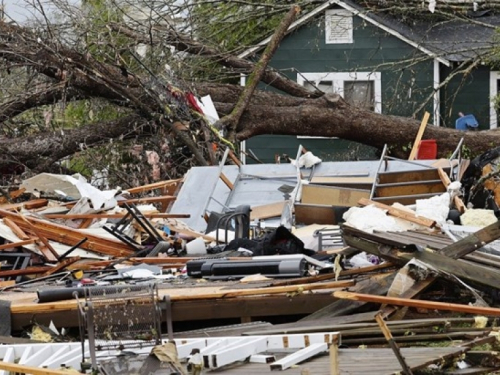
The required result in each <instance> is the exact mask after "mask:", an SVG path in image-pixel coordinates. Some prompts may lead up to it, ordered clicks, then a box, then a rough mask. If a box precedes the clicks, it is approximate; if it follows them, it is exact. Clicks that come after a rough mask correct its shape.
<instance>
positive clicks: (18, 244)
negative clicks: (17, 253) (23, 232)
mask: <svg viewBox="0 0 500 375" xmlns="http://www.w3.org/2000/svg"><path fill="white" fill-rule="evenodd" d="M28 238H29V237H28ZM34 243H35V240H34V239H29V240H26V241H19V242H11V243H6V244H3V245H0V250H5V249H12V248H15V247H21V246H26V245H31V244H34Z"/></svg>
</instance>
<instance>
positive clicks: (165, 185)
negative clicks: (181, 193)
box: [125, 178, 182, 194]
mask: <svg viewBox="0 0 500 375" xmlns="http://www.w3.org/2000/svg"><path fill="white" fill-rule="evenodd" d="M181 182H182V178H179V179H176V180H167V181H160V182H155V183H152V184H148V185H143V186H138V187H133V188H130V189H127V190H125V191H126V192H127V193H129V194H141V193H146V192H148V191H151V190H156V189H165V188H169V187H174V188H176V187H177V186H178V185H179V184H180V183H181Z"/></svg>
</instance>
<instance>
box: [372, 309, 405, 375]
mask: <svg viewBox="0 0 500 375" xmlns="http://www.w3.org/2000/svg"><path fill="white" fill-rule="evenodd" d="M375 320H376V321H377V323H378V325H379V327H380V329H381V331H382V333H383V334H384V337H385V339H386V340H387V342H388V343H389V346H390V347H391V349H392V351H393V352H394V355H395V356H396V358H397V360H398V362H399V364H400V365H401V367H402V369H403V373H404V374H406V375H412V374H413V373H412V371H411V368H410V367H409V366H408V364H407V363H406V361H405V359H404V357H403V356H402V355H401V351H400V350H399V347H398V344H397V343H396V341H394V338H393V337H392V333H391V331H390V330H389V327H387V324H385V322H384V319H383V318H382V316H381V315H380V314H377V315H375Z"/></svg>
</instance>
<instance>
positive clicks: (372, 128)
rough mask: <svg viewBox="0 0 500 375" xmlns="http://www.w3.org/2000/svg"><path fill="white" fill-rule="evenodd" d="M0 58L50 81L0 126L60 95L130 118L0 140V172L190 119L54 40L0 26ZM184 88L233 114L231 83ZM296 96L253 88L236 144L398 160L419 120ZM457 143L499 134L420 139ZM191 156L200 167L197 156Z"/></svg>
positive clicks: (449, 146)
mask: <svg viewBox="0 0 500 375" xmlns="http://www.w3.org/2000/svg"><path fill="white" fill-rule="evenodd" d="M179 43H180V42H179ZM183 43H186V42H185V41H184V42H183ZM190 48H194V47H190ZM199 48H201V47H199ZM0 57H2V58H3V59H4V62H8V63H11V64H16V65H18V66H25V67H29V68H31V69H33V70H34V71H36V72H38V73H39V74H41V75H43V76H44V77H45V79H49V80H50V81H52V82H53V85H52V86H48V87H49V88H48V89H46V90H44V91H43V92H41V93H40V92H39V93H37V92H32V93H30V92H27V93H26V94H25V95H22V96H20V97H19V98H17V99H16V100H14V101H10V102H7V103H4V104H2V105H0V116H1V117H0V120H2V121H6V120H8V119H10V118H12V117H13V116H15V115H16V114H18V113H22V112H23V111H24V110H28V109H31V108H33V107H36V106H38V105H43V104H48V103H49V102H51V101H54V100H60V98H61V97H62V93H63V92H64V93H65V94H68V95H70V96H72V97H75V98H76V97H81V98H89V97H95V98H102V99H105V100H107V101H109V102H110V103H113V104H115V105H117V106H120V107H122V108H127V109H128V110H129V112H130V115H129V116H127V117H124V118H122V119H119V120H116V121H112V122H107V123H97V124H88V125H85V126H82V127H80V128H78V129H68V130H64V134H62V133H60V132H44V133H38V134H33V135H30V136H28V137H24V138H13V139H0V168H5V167H7V166H11V165H12V164H13V163H19V164H21V165H23V166H27V167H28V168H30V169H34V170H35V171H43V170H46V169H47V168H48V166H49V165H50V164H51V163H54V162H55V161H58V160H60V159H62V158H64V157H66V156H69V155H72V154H74V153H75V152H78V151H80V150H81V145H85V147H92V146H95V145H99V144H100V143H101V142H103V141H104V140H109V139H111V138H115V139H116V138H122V139H124V138H129V137H132V136H138V135H150V130H151V129H152V127H153V126H158V124H161V125H163V126H167V127H170V130H171V132H173V133H175V131H174V130H175V129H173V128H172V124H173V123H174V122H175V121H180V122H187V123H188V124H189V122H190V121H192V120H193V118H194V117H193V116H192V114H190V110H189V107H188V104H187V102H186V100H185V98H184V97H183V96H182V95H180V96H179V95H178V93H177V92H176V91H174V90H171V89H170V87H169V86H168V85H165V86H160V87H158V88H157V87H150V86H147V85H145V84H144V83H143V80H142V79H141V77H138V76H135V75H133V74H131V73H130V74H125V75H124V74H123V71H122V70H121V69H120V67H119V66H116V65H113V64H106V63H102V62H100V61H97V60H96V59H94V58H92V57H90V56H87V55H86V54H83V53H79V52H78V51H75V50H72V49H68V48H66V47H63V46H61V45H58V44H57V43H55V42H50V41H47V42H40V41H39V40H38V37H37V36H36V34H34V33H33V32H32V31H31V30H29V29H24V28H21V27H19V26H15V25H11V24H6V23H1V22H0ZM231 61H233V63H239V62H241V61H243V60H241V61H240V60H239V59H233V60H231ZM248 64H249V63H248ZM248 67H254V65H250V66H248ZM271 76H272V77H276V76H275V75H271ZM146 78H147V77H146ZM268 78H269V76H268ZM268 78H266V79H268ZM282 78H283V77H282ZM144 81H146V80H144ZM189 87H193V89H194V90H195V92H196V93H197V94H199V95H200V96H201V95H210V96H211V97H212V100H213V101H214V102H215V105H216V108H217V110H218V111H219V114H220V115H227V114H229V113H230V112H231V111H232V110H233V109H234V105H235V103H236V101H237V98H238V97H239V96H240V95H241V92H242V90H243V88H242V87H241V86H238V85H227V84H216V83H203V82H196V83H192V84H190V85H189ZM280 87H281V89H282V91H285V92H288V93H293V92H296V88H297V83H296V82H293V81H291V80H286V79H283V80H282V81H281V86H280ZM302 90H303V88H302ZM181 94H183V93H182V92H181ZM160 96H162V97H163V98H162V99H161V98H160ZM297 96H298V97H297ZM297 96H292V95H282V94H279V93H273V92H267V91H260V90H256V91H255V92H254V94H253V95H252V97H251V100H250V102H249V105H248V107H247V108H246V110H245V111H244V113H243V114H242V117H241V119H240V121H239V123H238V126H237V127H236V134H235V138H236V140H237V141H242V140H245V139H248V138H250V137H252V136H255V135H261V134H280V135H309V136H325V137H338V138H342V139H346V140H351V141H356V142H360V143H363V144H366V145H370V146H374V147H377V148H382V147H383V146H384V144H387V145H389V149H390V152H391V154H392V155H395V156H398V157H405V156H407V155H408V153H409V151H410V146H411V145H412V142H413V141H414V138H415V135H416V134H417V131H418V127H419V123H420V121H419V120H418V119H409V118H403V117H397V116H388V115H381V114H376V113H374V112H370V111H367V110H363V109H361V108H358V107H354V106H351V105H349V104H347V103H346V102H345V101H344V100H343V99H342V98H341V97H340V96H339V95H336V94H329V95H323V96H321V97H316V98H314V97H307V95H302V94H301V93H300V92H299V93H297ZM313 96H314V95H313ZM179 108H181V110H179ZM188 130H189V129H188ZM184 136H185V138H186V139H184V142H185V143H186V144H188V146H190V148H194V147H195V143H194V142H195V139H194V138H195V133H194V132H192V133H187V134H184ZM462 137H463V138H465V142H464V144H465V145H466V146H467V148H468V149H469V150H470V152H471V153H474V154H478V153H481V152H484V151H486V150H488V149H490V148H492V147H494V146H495V145H497V144H500V133H499V132H497V131H494V130H490V131H479V132H459V131H456V130H454V129H445V128H439V127H434V126H432V125H431V124H429V125H428V126H427V129H426V131H425V133H424V139H436V141H437V144H438V156H442V157H446V156H448V155H449V154H450V153H451V152H452V151H453V150H454V149H455V148H456V146H457V144H458V142H459V140H460V138H462ZM270 147H272V145H270ZM195 151H196V150H195ZM313 151H314V150H313ZM194 154H195V153H194ZM195 155H196V154H195ZM197 158H198V163H199V164H201V165H203V160H204V159H203V155H201V154H200V155H198V156H197Z"/></svg>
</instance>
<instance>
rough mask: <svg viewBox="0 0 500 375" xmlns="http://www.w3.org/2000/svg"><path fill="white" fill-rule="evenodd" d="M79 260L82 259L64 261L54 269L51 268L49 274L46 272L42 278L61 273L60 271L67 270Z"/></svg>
mask: <svg viewBox="0 0 500 375" xmlns="http://www.w3.org/2000/svg"><path fill="white" fill-rule="evenodd" d="M79 260H80V257H71V258H67V259H64V260H62V261H61V262H59V263H57V264H56V265H55V266H54V267H51V268H50V269H49V270H48V271H47V272H45V273H44V274H43V275H42V277H44V276H49V275H52V274H54V273H56V272H59V271H61V270H63V269H65V268H66V267H67V266H69V265H70V264H73V263H76V262H77V261H79Z"/></svg>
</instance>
